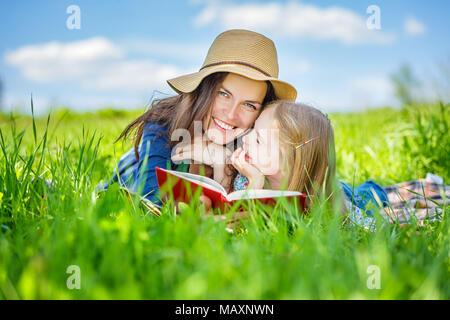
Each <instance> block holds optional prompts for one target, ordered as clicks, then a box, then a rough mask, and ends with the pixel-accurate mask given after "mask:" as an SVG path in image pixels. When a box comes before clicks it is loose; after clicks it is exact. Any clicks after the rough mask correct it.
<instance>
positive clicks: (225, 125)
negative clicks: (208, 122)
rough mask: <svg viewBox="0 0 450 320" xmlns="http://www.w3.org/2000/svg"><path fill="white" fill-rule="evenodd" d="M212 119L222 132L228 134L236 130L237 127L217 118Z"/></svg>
mask: <svg viewBox="0 0 450 320" xmlns="http://www.w3.org/2000/svg"><path fill="white" fill-rule="evenodd" d="M212 119H213V122H214V124H215V125H216V127H217V128H218V129H219V130H220V131H222V132H227V131H230V130H233V129H235V128H236V126H232V125H231V124H229V123H226V122H224V121H222V120H219V119H217V118H214V117H212Z"/></svg>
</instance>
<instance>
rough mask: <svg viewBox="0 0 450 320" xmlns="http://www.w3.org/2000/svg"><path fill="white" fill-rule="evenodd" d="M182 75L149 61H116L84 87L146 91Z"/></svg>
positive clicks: (171, 68)
mask: <svg viewBox="0 0 450 320" xmlns="http://www.w3.org/2000/svg"><path fill="white" fill-rule="evenodd" d="M182 73H183V71H182V70H180V69H179V68H177V67H174V66H171V65H163V64H158V63H156V62H153V61H149V60H134V61H118V62H115V63H114V64H112V65H111V67H110V68H107V69H105V70H103V71H102V72H101V73H100V74H98V75H97V76H96V77H95V78H94V79H89V80H87V81H86V82H85V86H86V87H88V88H95V89H119V90H120V89H125V90H130V91H148V90H149V89H150V88H160V87H161V86H162V85H163V84H164V83H165V82H166V80H167V79H170V78H173V77H175V76H177V75H180V74H182Z"/></svg>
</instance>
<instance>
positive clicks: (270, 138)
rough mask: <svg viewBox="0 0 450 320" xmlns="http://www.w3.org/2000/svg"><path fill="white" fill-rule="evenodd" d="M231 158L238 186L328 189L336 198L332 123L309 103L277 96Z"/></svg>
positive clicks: (280, 188) (236, 187)
mask: <svg viewBox="0 0 450 320" xmlns="http://www.w3.org/2000/svg"><path fill="white" fill-rule="evenodd" d="M231 162H232V164H233V166H234V167H235V168H236V169H237V170H238V171H239V174H238V175H237V177H236V178H235V180H234V189H235V190H242V189H245V188H251V189H263V188H270V189H278V190H293V191H300V192H303V193H307V194H316V195H318V194H317V193H320V192H323V191H324V192H325V194H324V196H326V197H331V198H333V194H332V187H333V181H334V179H335V177H336V159H335V151H334V133H333V128H332V126H331V124H330V121H329V120H328V118H327V117H326V116H325V115H324V114H323V113H321V112H320V111H319V110H317V109H315V108H312V107H309V106H306V105H304V104H296V103H293V102H288V101H282V100H278V101H276V102H273V103H271V104H269V105H267V106H266V107H265V109H264V111H263V112H262V113H261V115H260V116H259V117H258V119H257V120H256V122H255V126H254V129H253V130H252V131H251V132H250V133H249V134H248V135H246V136H245V137H244V138H243V147H242V148H239V149H237V150H236V151H235V152H234V153H233V155H232V156H231ZM323 186H325V188H323Z"/></svg>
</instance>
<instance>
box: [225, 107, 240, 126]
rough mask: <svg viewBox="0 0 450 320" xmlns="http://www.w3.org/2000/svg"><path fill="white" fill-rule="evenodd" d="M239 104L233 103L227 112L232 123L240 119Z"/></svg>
mask: <svg viewBox="0 0 450 320" xmlns="http://www.w3.org/2000/svg"><path fill="white" fill-rule="evenodd" d="M238 111H239V103H233V104H232V105H231V106H230V108H229V109H228V111H227V118H228V120H229V121H230V122H231V121H233V120H235V119H236V118H237V117H238Z"/></svg>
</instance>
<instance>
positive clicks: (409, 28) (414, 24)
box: [403, 17, 426, 36]
mask: <svg viewBox="0 0 450 320" xmlns="http://www.w3.org/2000/svg"><path fill="white" fill-rule="evenodd" d="M403 29H404V30H405V32H406V33H407V34H409V35H411V36H417V35H421V34H424V33H425V30H426V27H425V25H424V24H423V23H422V22H420V21H419V20H417V19H415V18H413V17H409V18H407V19H406V20H405V22H404V23H403Z"/></svg>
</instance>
